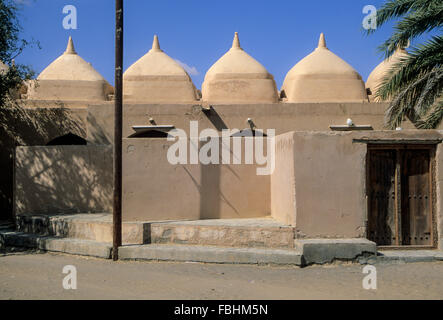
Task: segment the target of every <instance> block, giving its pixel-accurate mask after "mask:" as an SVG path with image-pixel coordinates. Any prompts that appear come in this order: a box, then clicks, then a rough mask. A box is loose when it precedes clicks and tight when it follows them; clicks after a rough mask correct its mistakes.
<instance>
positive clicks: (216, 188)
mask: <svg viewBox="0 0 443 320" xmlns="http://www.w3.org/2000/svg"><path fill="white" fill-rule="evenodd" d="M188 142H189V140H188ZM173 143H174V142H169V141H167V140H166V139H163V138H155V139H146V138H140V139H139V138H137V139H123V172H124V175H123V220H124V221H159V220H197V219H212V218H252V217H262V216H268V215H270V192H269V189H270V176H258V175H257V174H256V168H257V166H256V165H246V164H241V165H228V164H226V165H213V164H210V165H202V164H178V165H172V164H170V163H169V162H168V160H167V152H168V148H169V147H170V146H171V145H172V144H173ZM231 145H232V143H231ZM188 146H189V143H188ZM188 159H189V152H188ZM188 163H189V161H188ZM231 163H232V162H231ZM242 163H244V162H242Z"/></svg>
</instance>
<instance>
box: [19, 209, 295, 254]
mask: <svg viewBox="0 0 443 320" xmlns="http://www.w3.org/2000/svg"><path fill="white" fill-rule="evenodd" d="M16 225H17V231H20V232H25V233H31V234H37V235H41V236H55V237H60V238H74V239H82V240H93V241H98V242H107V243H111V242H112V216H111V215H110V214H72V215H50V216H48V215H45V216H43V215H34V216H27V215H21V216H18V217H17V218H16ZM147 243H157V244H183V245H209V246H222V247H248V248H257V247H258V248H286V249H292V248H294V228H293V227H290V226H286V225H283V224H281V223H278V222H276V221H275V220H273V219H271V218H257V219H213V220H196V221H162V222H124V223H123V244H147Z"/></svg>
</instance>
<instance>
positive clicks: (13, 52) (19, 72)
mask: <svg viewBox="0 0 443 320" xmlns="http://www.w3.org/2000/svg"><path fill="white" fill-rule="evenodd" d="M18 10H19V6H18V4H17V3H16V2H14V1H12V0H0V61H1V62H2V63H4V64H5V65H6V66H8V69H7V70H3V71H1V72H0V106H2V105H3V103H4V101H5V99H6V96H7V95H8V94H9V93H10V92H11V90H15V89H17V88H18V87H19V86H20V85H21V84H22V82H23V80H26V79H30V78H31V77H32V76H33V72H32V71H31V69H30V68H29V67H27V66H24V65H16V64H15V63H14V59H15V58H16V57H17V56H19V55H20V53H21V52H22V51H23V49H24V48H25V47H26V46H28V45H29V44H30V43H29V42H28V41H26V40H25V39H21V38H20V31H21V26H20V22H19V20H18Z"/></svg>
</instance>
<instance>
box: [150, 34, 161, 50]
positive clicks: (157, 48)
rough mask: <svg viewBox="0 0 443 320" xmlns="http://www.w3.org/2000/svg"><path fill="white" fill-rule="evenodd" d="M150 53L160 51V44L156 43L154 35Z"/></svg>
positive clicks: (156, 39)
mask: <svg viewBox="0 0 443 320" xmlns="http://www.w3.org/2000/svg"><path fill="white" fill-rule="evenodd" d="M152 51H162V50H161V49H160V42H159V41H158V36H157V35H154V41H152Z"/></svg>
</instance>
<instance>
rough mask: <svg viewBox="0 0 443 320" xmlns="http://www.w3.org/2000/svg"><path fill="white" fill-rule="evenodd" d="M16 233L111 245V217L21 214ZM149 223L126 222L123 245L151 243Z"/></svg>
mask: <svg viewBox="0 0 443 320" xmlns="http://www.w3.org/2000/svg"><path fill="white" fill-rule="evenodd" d="M16 227H17V231H20V232H24V233H30V234H36V235H40V236H53V237H59V238H74V239H81V240H92V241H97V242H104V243H112V215H111V214H107V213H103V214H98V213H94V214H71V215H32V216H30V215H19V216H17V217H16ZM149 236H150V235H149V224H147V223H143V222H133V223H132V222H131V223H128V222H125V223H123V244H143V243H148V242H149Z"/></svg>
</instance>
